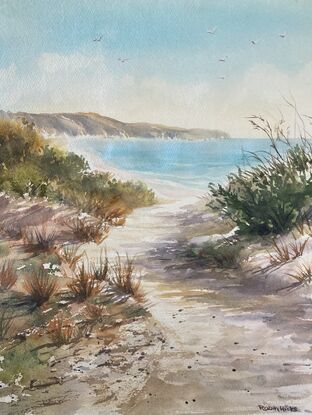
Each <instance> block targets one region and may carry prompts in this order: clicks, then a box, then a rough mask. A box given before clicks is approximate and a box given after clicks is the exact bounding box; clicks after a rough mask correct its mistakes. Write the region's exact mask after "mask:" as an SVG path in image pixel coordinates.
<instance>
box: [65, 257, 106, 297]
mask: <svg viewBox="0 0 312 415" xmlns="http://www.w3.org/2000/svg"><path fill="white" fill-rule="evenodd" d="M67 287H68V288H69V290H70V291H71V292H72V293H73V294H74V296H75V298H76V299H77V300H79V301H84V300H86V299H87V298H89V297H91V296H94V295H97V294H99V293H100V292H101V290H102V288H103V284H102V283H101V282H100V281H98V280H96V278H95V276H94V274H93V272H92V269H91V266H88V267H86V265H85V264H82V265H81V266H80V267H79V268H78V271H77V273H76V275H75V277H74V278H73V280H72V281H71V282H69V283H68V284H67Z"/></svg>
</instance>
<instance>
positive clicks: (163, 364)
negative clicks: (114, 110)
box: [85, 154, 312, 415]
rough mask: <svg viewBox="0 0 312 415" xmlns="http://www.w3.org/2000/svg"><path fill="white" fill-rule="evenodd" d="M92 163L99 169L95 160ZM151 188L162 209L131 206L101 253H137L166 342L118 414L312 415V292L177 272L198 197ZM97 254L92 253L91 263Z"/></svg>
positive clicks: (200, 216)
mask: <svg viewBox="0 0 312 415" xmlns="http://www.w3.org/2000/svg"><path fill="white" fill-rule="evenodd" d="M85 156H86V157H87V158H88V159H89V160H90V157H89V156H90V155H89V154H85ZM91 164H92V165H93V167H95V168H99V169H102V168H103V163H102V162H101V160H96V159H94V158H93V163H91ZM115 173H117V175H118V176H119V177H121V178H123V179H126V178H127V179H128V178H138V177H135V176H133V174H132V173H131V174H128V173H127V172H123V174H124V175H125V177H123V176H122V174H120V172H118V171H116V172H115ZM148 184H149V185H150V186H152V187H153V188H154V189H157V190H158V194H159V195H160V196H161V199H162V200H164V199H165V200H167V201H168V203H166V204H161V205H157V206H153V207H149V208H142V209H137V210H135V211H134V213H133V214H132V215H131V216H130V217H129V218H128V220H127V225H126V226H125V227H124V228H116V229H114V230H113V231H112V233H111V235H110V237H109V239H108V247H107V248H108V252H109V254H112V255H113V254H114V252H115V251H117V250H118V252H120V253H121V254H122V253H125V252H128V254H130V255H136V257H137V262H138V264H139V265H140V267H141V269H142V271H143V273H144V289H145V291H146V293H147V298H148V301H149V309H150V311H151V313H152V315H153V317H154V319H155V320H156V321H157V322H158V323H159V325H160V326H161V328H162V330H163V336H164V338H165V339H166V342H165V344H164V345H163V348H162V352H161V353H160V355H159V354H157V355H156V356H155V363H154V368H153V370H151V371H150V372H151V373H150V376H149V377H148V379H147V381H146V383H145V386H144V387H143V389H141V388H140V391H138V393H137V394H134V395H132V397H130V401H129V402H128V403H127V404H125V405H124V407H122V408H121V409H120V413H121V414H124V415H173V414H185V415H186V414H197V415H199V414H201V415H208V414H216V415H217V414H220V415H221V414H237V415H240V414H248V415H251V414H259V413H262V412H267V413H280V412H296V413H312V351H311V344H312V330H311V325H312V323H311V322H312V302H311V290H309V289H308V288H307V287H305V288H303V289H302V290H301V291H296V292H294V293H293V294H282V293H275V292H273V290H272V289H270V284H268V285H267V284H266V281H265V279H264V277H263V276H259V275H258V276H255V277H253V278H252V279H246V276H244V275H243V274H242V273H241V274H240V273H236V274H235V273H233V272H224V271H219V272H216V271H212V270H209V269H203V268H196V269H194V268H190V267H185V266H182V267H179V266H177V265H179V262H181V260H179V259H178V258H177V255H176V254H177V252H178V251H179V249H180V243H181V241H182V242H183V240H184V239H185V238H184V235H185V233H186V232H187V231H188V230H189V228H190V227H194V226H195V227H196V226H197V229H198V228H200V227H201V226H202V223H204V222H206V221H207V220H209V217H207V216H209V215H207V214H205V213H201V212H196V209H195V208H194V202H196V200H197V199H196V196H197V195H198V194H199V192H196V191H194V192H192V194H190V193H189V190H188V191H187V192H185V189H183V188H182V187H181V188H179V187H177V186H175V185H174V186H171V187H170V186H168V184H166V185H163V184H162V183H157V182H150V183H148ZM173 200H179V202H176V201H173ZM98 249H99V248H98V247H95V246H92V247H90V250H89V255H90V257H95V258H96V256H97V255H98V254H99V252H98ZM182 262H183V261H182ZM180 265H181V264H180ZM267 287H269V288H267ZM99 413H100V412H99Z"/></svg>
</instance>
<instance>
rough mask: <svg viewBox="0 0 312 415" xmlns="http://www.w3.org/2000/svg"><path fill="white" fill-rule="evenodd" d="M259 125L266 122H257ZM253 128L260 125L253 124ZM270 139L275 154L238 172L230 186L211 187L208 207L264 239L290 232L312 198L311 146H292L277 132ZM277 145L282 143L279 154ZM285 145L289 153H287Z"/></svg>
mask: <svg viewBox="0 0 312 415" xmlns="http://www.w3.org/2000/svg"><path fill="white" fill-rule="evenodd" d="M257 121H259V123H260V124H259V125H260V126H261V127H262V128H263V130H264V131H267V130H266V129H265V126H264V127H263V125H262V124H261V123H265V121H264V120H263V119H262V118H260V119H258V118H257ZM252 122H253V124H255V125H256V126H258V124H257V123H256V122H255V121H254V119H253V120H252ZM276 131H277V132H278V133H277V137H275V138H274V137H273V136H272V133H271V132H270V131H268V132H267V133H268V136H269V137H270V139H271V147H272V151H271V153H270V154H265V155H263V156H259V155H254V156H255V157H256V159H257V162H258V165H257V166H255V167H250V168H249V169H248V170H241V169H239V170H238V172H237V173H232V174H230V175H229V176H228V183H227V185H225V186H223V185H220V184H219V185H214V184H210V185H209V188H210V192H211V194H212V196H213V199H212V201H211V202H210V203H209V205H210V206H211V207H213V208H215V209H219V210H220V208H221V210H222V212H223V213H225V215H227V216H228V217H230V218H231V219H232V220H233V221H234V222H235V223H236V224H237V225H238V227H239V229H240V232H241V233H255V234H260V235H265V234H269V233H274V234H278V233H284V232H287V231H288V230H290V229H291V228H292V227H293V226H294V225H295V224H296V222H297V220H298V219H299V217H300V215H302V212H303V211H304V210H305V209H306V207H307V206H308V204H309V202H310V201H311V197H312V174H311V173H312V152H311V147H310V144H309V143H308V142H307V141H306V140H302V141H301V142H300V143H299V144H296V145H291V144H290V142H289V141H288V140H287V139H285V136H284V135H281V134H282V133H281V130H278V129H276ZM278 141H283V143H284V151H283V152H281V151H280V147H281V146H278ZM285 145H286V149H285Z"/></svg>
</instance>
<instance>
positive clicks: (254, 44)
mask: <svg viewBox="0 0 312 415" xmlns="http://www.w3.org/2000/svg"><path fill="white" fill-rule="evenodd" d="M217 29H218V27H217V26H215V27H213V28H211V29H208V30H207V33H208V34H209V35H215V34H216V32H217ZM279 37H280V38H282V39H284V38H285V37H286V33H280V34H279ZM102 39H103V35H100V36H98V37H95V38H94V39H93V42H101V40H102ZM250 43H251V45H252V46H256V45H257V43H258V40H250ZM227 58H228V57H227V56H224V57H221V58H219V62H226V60H227ZM129 60H130V59H129V58H118V61H119V62H121V63H126V62H128V61H129ZM219 79H225V76H219Z"/></svg>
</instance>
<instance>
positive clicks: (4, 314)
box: [0, 309, 14, 340]
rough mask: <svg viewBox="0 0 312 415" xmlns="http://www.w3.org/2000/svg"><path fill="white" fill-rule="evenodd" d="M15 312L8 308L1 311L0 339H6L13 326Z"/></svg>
mask: <svg viewBox="0 0 312 415" xmlns="http://www.w3.org/2000/svg"><path fill="white" fill-rule="evenodd" d="M13 320H14V314H13V313H12V312H11V311H10V310H8V309H2V310H1V311H0V340H4V339H6V337H7V336H8V334H9V332H10V330H11V328H12V326H13Z"/></svg>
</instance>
